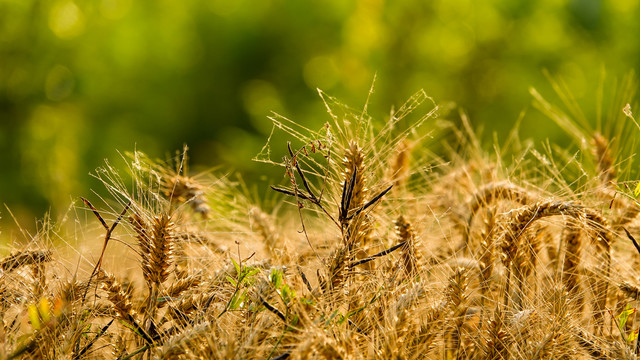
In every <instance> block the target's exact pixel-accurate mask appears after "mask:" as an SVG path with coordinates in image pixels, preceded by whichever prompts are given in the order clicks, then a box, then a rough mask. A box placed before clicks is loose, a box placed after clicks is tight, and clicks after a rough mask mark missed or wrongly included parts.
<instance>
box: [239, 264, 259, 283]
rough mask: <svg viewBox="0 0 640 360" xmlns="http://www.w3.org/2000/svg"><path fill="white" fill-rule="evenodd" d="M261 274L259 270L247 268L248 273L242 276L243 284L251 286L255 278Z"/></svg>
mask: <svg viewBox="0 0 640 360" xmlns="http://www.w3.org/2000/svg"><path fill="white" fill-rule="evenodd" d="M259 272H260V269H258V268H247V271H245V273H244V274H243V275H242V283H243V284H250V283H251V282H252V281H253V279H252V278H253V276H255V275H256V274H257V273H259Z"/></svg>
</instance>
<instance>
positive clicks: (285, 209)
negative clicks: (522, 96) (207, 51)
mask: <svg viewBox="0 0 640 360" xmlns="http://www.w3.org/2000/svg"><path fill="white" fill-rule="evenodd" d="M561 94H562V92H561ZM532 95H533V97H534V101H535V105H536V107H538V108H539V109H540V110H541V111H542V112H543V113H545V114H547V115H548V116H549V117H550V118H551V119H552V120H554V121H556V123H558V124H559V125H560V126H562V127H563V128H565V129H566V130H567V132H568V133H570V134H572V136H574V137H575V138H576V139H577V140H579V141H577V143H578V144H580V149H579V151H577V152H571V151H569V150H566V149H562V148H558V147H556V146H554V145H552V144H548V143H545V144H543V145H542V146H535V145H533V144H532V143H531V142H527V141H522V140H520V136H519V135H518V134H517V131H515V130H514V133H513V136H511V137H510V138H509V139H507V140H506V141H504V142H503V143H498V142H496V143H495V144H493V146H489V147H485V146H484V145H483V144H481V141H480V140H479V139H478V137H477V136H476V134H475V133H474V131H473V130H471V126H470V123H469V120H468V119H467V117H466V115H465V114H464V113H462V112H460V113H455V111H454V112H452V111H451V109H449V108H447V107H446V106H438V105H436V103H435V102H434V101H433V100H432V99H431V98H430V97H428V96H427V95H426V93H425V92H423V91H420V92H418V93H416V94H415V95H414V96H413V97H411V98H410V99H409V100H408V101H407V102H406V103H405V104H404V105H402V106H401V107H399V108H398V109H394V110H392V111H391V112H390V114H389V115H388V117H387V118H386V119H384V120H380V119H373V118H371V117H370V116H369V115H368V114H367V109H366V106H365V107H364V109H358V110H356V109H352V108H349V107H347V106H345V105H343V104H341V103H340V102H339V101H338V100H336V99H334V98H332V97H330V96H328V95H326V94H325V93H323V92H320V96H321V98H322V100H323V101H324V104H325V105H326V109H327V111H328V119H329V121H328V122H327V123H326V125H325V126H323V127H322V128H320V129H307V128H305V127H304V126H302V125H300V123H299V122H295V121H291V120H289V119H286V118H284V117H282V116H279V115H273V116H272V117H271V121H272V122H273V125H274V126H273V132H272V137H270V138H269V139H267V142H266V144H265V147H264V148H263V149H262V151H261V152H260V153H259V154H258V155H257V156H256V158H255V159H254V160H256V161H258V162H261V163H263V166H277V167H280V168H281V170H282V174H283V177H281V178H277V179H272V181H271V183H272V186H271V188H270V189H268V194H269V195H267V196H266V197H265V196H261V195H256V192H255V191H253V186H252V185H250V184H249V185H248V184H246V183H245V182H244V181H243V180H242V179H241V178H240V177H236V176H235V175H233V174H228V173H216V172H215V171H214V172H207V173H203V174H191V173H190V172H189V171H188V157H187V155H188V153H187V148H186V146H185V148H184V149H183V150H182V151H181V152H179V153H178V154H177V155H176V157H174V158H172V159H171V160H169V161H159V160H154V159H150V158H148V157H147V156H145V155H144V153H142V152H139V151H136V152H133V153H126V154H123V155H122V159H116V160H117V162H118V164H120V165H113V164H112V163H111V162H108V163H106V164H105V166H104V167H102V168H100V169H98V170H96V171H95V173H94V176H95V177H96V178H98V179H100V180H101V181H102V183H103V184H104V186H105V188H106V190H107V193H108V194H109V196H108V197H100V196H98V195H97V194H98V193H94V194H86V196H84V197H83V198H81V199H77V200H76V201H75V202H74V203H73V204H72V206H71V207H70V208H69V211H68V213H67V214H65V215H64V216H62V217H60V219H52V217H45V218H44V219H43V220H42V221H41V222H40V223H39V224H40V226H39V230H38V232H37V233H35V234H29V233H26V232H24V233H23V234H22V237H20V238H17V239H16V240H15V241H14V244H12V248H11V249H10V250H11V251H10V253H9V254H7V255H6V256H4V257H3V258H2V259H1V260H0V271H1V272H0V274H1V276H0V296H1V299H2V300H1V302H0V309H1V315H2V316H1V319H2V322H1V323H0V358H1V359H16V358H33V359H123V360H124V359H181V358H182V359H191V358H202V359H376V358H377V359H392V358H393V359H424V358H428V359H436V358H443V359H635V358H637V354H638V351H639V348H638V346H639V344H640V343H639V342H638V340H637V338H638V336H637V335H638V328H639V327H640V323H639V321H638V319H637V316H636V312H635V307H636V306H637V304H638V301H639V299H640V277H639V276H640V271H639V270H638V265H640V254H639V252H640V247H639V246H638V245H637V243H636V242H635V240H634V235H637V234H638V233H639V232H638V230H640V227H639V224H638V219H637V215H638V212H639V211H640V207H639V205H638V202H637V201H636V196H637V195H638V192H640V190H638V189H640V187H638V184H637V182H636V181H635V179H630V178H628V174H629V173H630V172H629V169H630V168H631V167H632V164H633V155H634V154H635V152H634V149H635V146H634V145H635V143H634V141H633V138H634V137H633V136H632V135H630V134H632V133H634V132H636V131H638V127H637V123H636V121H635V119H634V118H633V114H632V111H631V107H630V106H629V105H627V104H628V103H627V102H626V101H627V98H625V97H621V98H620V99H618V100H617V102H615V101H614V102H613V103H614V104H613V105H612V108H613V109H614V110H612V114H614V115H613V119H617V121H610V122H607V123H603V124H601V125H599V126H598V127H596V128H591V127H589V126H586V125H585V124H586V123H585V122H583V121H581V119H579V118H578V117H577V116H578V115H579V112H578V111H576V109H575V107H572V105H573V104H574V103H573V102H572V101H571V99H570V98H569V97H564V98H563V99H564V104H565V105H566V107H568V108H569V109H570V111H568V112H564V111H563V110H560V107H558V106H555V105H552V104H551V103H549V102H547V100H545V99H544V98H543V97H542V96H541V95H540V94H538V93H537V92H536V91H535V90H532ZM632 95H633V94H630V96H631V98H632V97H633V96H632ZM625 105H626V106H625ZM572 110H574V111H572ZM576 114H578V115H576ZM448 116H458V117H459V118H460V119H461V123H462V126H461V127H455V126H452V125H451V123H450V122H448V121H447V120H446V119H447V117H448ZM516 130H517V129H516ZM283 134H284V135H283ZM282 136H286V137H288V138H289V142H288V143H285V144H281V143H277V142H276V141H275V140H274V139H276V138H282ZM487 149H491V150H487ZM248 161H249V159H248ZM7 214H10V212H8V213H7ZM7 252H9V251H7Z"/></svg>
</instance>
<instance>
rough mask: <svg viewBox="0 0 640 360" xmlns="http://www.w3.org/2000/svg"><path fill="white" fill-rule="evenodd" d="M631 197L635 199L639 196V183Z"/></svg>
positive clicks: (639, 182)
mask: <svg viewBox="0 0 640 360" xmlns="http://www.w3.org/2000/svg"><path fill="white" fill-rule="evenodd" d="M633 196H635V197H636V198H637V197H638V196H640V181H638V183H637V184H636V188H635V189H634V190H633Z"/></svg>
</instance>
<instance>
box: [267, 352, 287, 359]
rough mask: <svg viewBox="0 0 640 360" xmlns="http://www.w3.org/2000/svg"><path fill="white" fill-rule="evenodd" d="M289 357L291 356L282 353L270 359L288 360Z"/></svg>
mask: <svg viewBox="0 0 640 360" xmlns="http://www.w3.org/2000/svg"><path fill="white" fill-rule="evenodd" d="M290 356H291V354H290V353H289V352H288V351H287V352H285V353H282V354H280V355H278V356H276V357H273V358H271V360H284V359H288V358H289V357H290Z"/></svg>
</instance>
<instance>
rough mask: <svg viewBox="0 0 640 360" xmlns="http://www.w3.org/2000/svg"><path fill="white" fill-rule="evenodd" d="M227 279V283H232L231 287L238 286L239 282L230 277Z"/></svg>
mask: <svg viewBox="0 0 640 360" xmlns="http://www.w3.org/2000/svg"><path fill="white" fill-rule="evenodd" d="M226 278H227V281H228V282H230V283H231V285H233V286H238V282H237V281H236V279H234V278H232V277H231V276H229V275H227V276H226Z"/></svg>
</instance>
